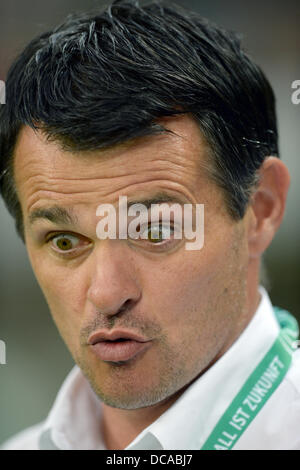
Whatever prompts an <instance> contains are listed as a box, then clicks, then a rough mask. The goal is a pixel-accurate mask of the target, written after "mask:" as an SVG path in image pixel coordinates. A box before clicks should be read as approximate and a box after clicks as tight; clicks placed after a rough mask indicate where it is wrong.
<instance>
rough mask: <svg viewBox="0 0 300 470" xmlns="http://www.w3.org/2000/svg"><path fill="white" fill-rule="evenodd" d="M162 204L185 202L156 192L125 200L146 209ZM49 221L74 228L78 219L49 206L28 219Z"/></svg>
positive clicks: (33, 212)
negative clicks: (141, 197) (143, 196)
mask: <svg viewBox="0 0 300 470" xmlns="http://www.w3.org/2000/svg"><path fill="white" fill-rule="evenodd" d="M162 203H173V204H174V203H178V204H181V205H182V204H186V203H187V201H185V200H183V198H180V197H178V196H175V195H171V194H168V193H165V192H158V193H156V194H155V195H153V196H152V197H147V198H143V199H136V200H129V199H127V206H128V208H129V207H130V206H133V205H134V204H143V205H144V206H145V207H146V208H147V209H150V208H151V204H162ZM41 219H42V220H49V221H50V222H52V223H53V224H56V225H60V224H61V225H68V226H74V225H76V224H78V219H77V217H75V216H74V215H73V214H71V212H70V211H68V210H67V209H65V208H64V207H61V206H51V207H45V208H40V209H35V210H33V211H32V212H31V213H30V214H29V217H28V220H29V224H30V225H33V224H34V223H35V222H36V221H37V220H41Z"/></svg>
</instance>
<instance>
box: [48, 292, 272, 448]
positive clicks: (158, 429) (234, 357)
mask: <svg viewBox="0 0 300 470" xmlns="http://www.w3.org/2000/svg"><path fill="white" fill-rule="evenodd" d="M259 292H260V294H261V299H260V303H259V306H258V308H257V310H256V312H255V314H254V316H253V317H252V319H251V321H250V322H249V324H248V325H247V327H246V328H245V329H244V330H243V332H242V333H241V335H240V336H239V337H238V338H237V340H236V341H235V342H234V343H233V344H232V346H231V347H230V348H229V349H228V350H227V351H226V352H225V354H223V356H222V357H221V358H220V359H218V361H216V362H215V364H213V365H212V367H210V368H209V369H208V370H207V371H206V372H205V373H204V374H203V375H202V376H200V377H199V378H198V379H197V380H196V381H195V382H194V383H193V384H192V385H190V386H189V387H188V388H187V389H186V390H185V392H184V393H183V394H182V395H181V396H180V398H178V400H176V402H175V403H174V404H173V405H172V406H171V407H170V408H169V409H168V410H167V411H166V412H165V413H163V414H162V415H161V416H160V417H159V418H158V419H157V420H156V421H154V422H153V423H152V424H151V425H150V426H148V427H147V428H146V429H144V430H143V431H142V432H141V433H140V434H139V435H138V436H137V437H136V438H135V439H134V440H133V441H132V442H131V443H130V444H129V446H127V448H126V449H128V450H137V449H152V450H158V449H167V450H176V449H186V450H193V449H200V448H201V447H202V445H203V443H204V442H205V440H206V439H207V437H208V436H209V434H210V433H211V431H212V430H213V428H214V426H215V425H216V424H217V422H218V421H219V419H220V417H221V416H222V414H223V413H224V412H225V410H226V408H227V407H228V405H229V404H230V403H231V402H232V400H233V398H234V397H235V395H236V393H237V392H238V390H239V389H240V388H241V387H242V385H243V383H244V382H245V381H246V380H247V378H248V376H249V375H250V374H251V372H252V371H253V370H254V369H255V367H256V365H257V364H258V363H259V362H260V360H261V359H262V358H263V356H264V355H265V354H266V352H267V351H268V350H269V348H270V347H271V345H272V344H273V342H274V341H275V339H276V337H277V335H278V332H279V325H278V322H277V320H276V317H275V315H274V313H273V307H272V304H271V301H270V298H269V296H268V293H267V291H266V290H265V289H264V288H263V287H262V286H259ZM229 378H230V380H228V379H229ZM220 390H221V391H222V393H220ZM101 417H102V411H101V402H100V400H99V399H98V397H97V396H96V395H95V393H94V392H93V390H92V388H91V387H90V384H89V383H88V381H87V379H85V377H84V376H83V374H82V372H81V370H80V369H79V367H78V366H75V367H74V368H73V369H72V371H71V372H70V373H69V375H68V377H67V378H66V380H65V382H64V384H63V386H62V387H61V389H60V391H59V393H58V395H57V398H56V400H55V403H54V406H53V408H52V410H51V411H50V413H49V415H48V418H47V420H46V421H45V424H44V426H43V431H42V433H41V436H40V448H41V449H49V448H53V446H54V448H57V449H99V450H101V449H105V446H104V443H103V441H102V438H101V435H100V422H101Z"/></svg>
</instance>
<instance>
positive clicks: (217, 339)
mask: <svg viewBox="0 0 300 470" xmlns="http://www.w3.org/2000/svg"><path fill="white" fill-rule="evenodd" d="M164 125H165V126H166V127H168V128H169V129H171V130H173V131H174V132H176V133H177V134H178V136H174V135H168V134H164V135H159V136H150V137H146V138H143V139H137V140H135V141H134V142H133V143H131V144H130V145H125V146H120V147H115V148H113V149H110V150H106V151H103V150H98V151H93V152H81V153H79V154H73V153H68V152H63V151H62V150H61V148H60V147H59V146H58V145H57V144H55V143H53V142H52V143H51V142H47V141H46V139H45V138H44V136H42V134H40V133H38V134H35V133H34V132H33V131H32V130H31V129H30V128H29V127H27V126H26V127H23V129H22V131H21V133H20V136H19V140H18V143H17V147H16V152H15V179H16V185H17V189H18V193H19V198H20V202H21V206H22V211H23V215H24V224H25V239H26V246H27V249H28V253H29V257H30V260H31V263H32V267H33V270H34V273H35V275H36V278H37V280H38V282H39V284H40V287H41V289H42V291H43V293H44V295H45V297H46V300H47V302H48V305H49V308H50V311H51V314H52V316H53V319H54V321H55V323H56V325H57V327H58V329H59V331H60V333H61V335H62V337H63V339H64V341H65V342H66V344H67V346H68V348H69V350H70V352H71V354H72V355H73V357H74V359H75V361H76V362H77V364H78V365H79V366H80V368H81V369H82V371H83V373H84V374H85V375H86V377H87V378H88V379H89V381H90V383H91V385H92V387H93V389H94V390H95V392H96V393H97V394H98V396H99V397H100V398H101V399H102V400H103V401H104V402H105V403H106V404H108V405H111V406H113V407H118V408H124V409H135V408H141V407H145V406H150V405H154V404H158V403H160V402H163V401H164V400H167V399H168V398H171V397H172V396H175V394H176V392H178V393H180V391H181V390H184V388H185V387H186V386H187V385H188V384H189V383H191V382H192V381H193V380H195V379H196V378H197V376H198V375H199V374H200V373H201V372H202V371H203V370H204V369H205V368H206V367H207V366H209V365H210V364H211V363H212V362H214V360H215V359H216V358H217V357H218V356H220V355H221V353H222V352H224V351H225V350H226V349H227V348H228V346H229V345H230V343H231V342H232V340H233V339H235V337H236V334H237V331H238V328H239V325H241V323H242V321H243V319H244V318H245V316H246V310H247V308H246V304H247V292H246V278H247V270H248V246H247V230H246V220H247V219H246V218H244V219H243V220H242V221H240V222H234V221H233V220H232V219H231V218H230V216H229V215H228V213H227V210H226V207H225V202H224V197H223V193H222V192H221V190H220V189H219V188H217V187H216V185H215V184H214V183H213V182H211V181H210V180H209V179H208V178H207V176H206V174H205V171H204V169H203V168H201V163H203V164H205V163H207V162H208V157H207V152H208V147H207V145H206V143H205V141H204V139H203V137H202V136H201V134H200V132H199V130H198V127H197V125H196V123H195V122H194V121H193V120H192V119H191V117H189V116H181V117H177V118H176V117H173V118H168V119H166V120H164ZM157 193H165V194H167V195H169V196H172V197H175V198H177V199H178V198H179V199H180V200H182V203H183V204H184V203H191V204H196V203H199V204H204V218H205V225H204V246H203V248H202V249H201V250H198V251H195V250H192V251H188V250H186V249H185V243H184V240H172V239H171V240H163V242H162V243H155V242H152V241H151V239H150V240H145V239H138V240H132V239H115V240H112V239H107V240H100V239H98V237H97V235H96V226H97V223H98V222H99V217H97V215H96V209H97V207H98V206H99V204H104V203H110V204H113V205H114V206H115V207H116V208H117V206H118V200H119V196H120V195H126V196H127V198H128V200H130V199H132V200H134V201H138V200H144V199H145V198H147V199H150V198H151V197H152V196H153V195H156V194H157ZM53 206H59V207H61V208H63V209H66V210H67V211H68V212H70V213H71V215H72V216H73V218H74V219H75V220H74V222H73V223H72V224H71V223H68V224H67V223H66V222H64V223H62V221H61V222H57V223H54V221H50V220H47V219H46V218H35V220H34V221H32V222H30V219H29V216H30V215H32V214H33V211H36V210H37V209H48V208H50V207H53ZM62 234H64V235H65V237H66V238H67V242H66V245H65V247H63V245H62V244H61V243H60V242H61V238H62V236H61V235H62ZM54 235H55V236H57V235H60V236H61V238H60V239H59V238H58V239H57V238H56V239H54V240H51V239H50V237H51V236H54ZM58 240H60V242H58ZM65 248H67V249H65ZM123 328H125V329H126V330H129V331H131V332H133V333H135V334H138V335H140V336H142V337H143V338H145V339H146V340H147V341H148V343H147V348H145V349H144V350H143V351H142V352H141V353H140V354H137V355H136V356H134V357H132V358H131V359H129V360H126V361H123V362H122V363H121V362H113V361H105V360H102V359H101V358H99V357H98V356H97V355H96V354H95V352H94V350H93V347H92V346H91V345H90V344H89V343H88V339H89V338H90V336H91V334H92V333H94V332H96V331H99V330H100V329H105V330H106V331H114V330H116V329H123Z"/></svg>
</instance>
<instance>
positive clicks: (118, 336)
mask: <svg viewBox="0 0 300 470" xmlns="http://www.w3.org/2000/svg"><path fill="white" fill-rule="evenodd" d="M88 343H89V344H90V346H91V348H92V350H93V352H94V353H95V354H96V355H97V356H98V357H99V358H100V359H101V360H102V361H106V362H124V361H129V360H131V359H133V358H135V357H136V356H138V355H140V354H141V353H142V352H144V351H146V350H147V349H148V348H149V347H150V346H151V344H152V343H151V340H148V339H146V338H143V337H142V336H139V335H137V334H135V333H133V332H129V331H124V330H116V331H113V332H106V331H103V330H102V331H100V332H98V333H95V334H93V335H92V336H91V337H90V338H89V341H88Z"/></svg>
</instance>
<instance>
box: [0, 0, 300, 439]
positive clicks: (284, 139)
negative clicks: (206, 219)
mask: <svg viewBox="0 0 300 470" xmlns="http://www.w3.org/2000/svg"><path fill="white" fill-rule="evenodd" d="M143 3H144V2H142V1H141V4H143ZM176 3H178V4H181V5H186V6H188V7H191V8H193V9H194V10H197V11H199V12H200V13H201V14H202V16H205V17H207V18H209V19H211V20H213V21H215V22H216V23H218V24H220V25H222V26H224V27H225V28H228V29H232V30H235V31H239V32H241V33H242V34H243V35H244V45H245V46H246V48H247V50H248V52H250V54H251V55H252V57H253V58H254V60H255V61H256V62H257V63H258V64H259V65H261V67H262V68H263V70H264V72H265V73H266V75H267V77H268V78H269V80H270V82H271V84H272V86H273V88H274V91H275V95H276V97H277V112H278V122H279V135H280V150H281V158H282V160H283V161H284V162H285V163H286V165H287V166H288V168H289V170H290V173H291V177H292V183H291V188H290V192H289V197H288V202H287V208H286V215H285V218H284V221H283V224H282V226H281V227H280V230H279V231H278V233H277V235H276V237H275V239H274V241H273V243H272V245H271V247H270V248H269V249H268V251H267V253H266V257H265V259H266V264H267V271H268V275H269V278H270V282H271V288H270V291H269V293H270V296H271V300H272V302H273V304H275V305H279V306H282V307H284V308H286V309H287V310H289V311H290V312H292V313H293V314H294V315H295V316H297V317H298V319H299V320H300V295H299V291H300V285H299V274H300V270H299V263H300V250H299V237H300V224H299V209H298V207H299V195H300V188H299V176H300V165H299V148H300V132H299V130H300V128H299V125H300V104H299V105H294V104H292V102H291V94H292V89H291V84H292V82H293V81H294V80H300V53H299V51H300V32H299V31H300V2H299V0H297V1H293V0H285V1H284V2H282V1H271V0H268V1H263V2H262V1H261V0H251V1H249V0H248V1H244V2H237V1H236V0H234V1H233V0H227V1H226V2H224V0H223V1H221V0H194V1H180V0H178V1H177V2H176ZM102 4H103V3H102V2H101V1H91V0H52V1H51V2H48V1H45V0H43V1H41V0H39V1H37V0H27V1H26V2H23V1H21V0H9V1H4V0H0V79H1V80H5V78H6V73H7V70H8V68H9V66H10V64H11V62H12V60H13V58H14V57H15V56H16V55H17V54H18V53H19V52H21V50H22V49H23V48H24V46H25V45H26V44H27V43H28V42H29V41H30V40H31V39H32V38H33V37H34V36H36V35H37V34H39V33H42V32H43V31H46V30H48V29H49V28H51V27H53V26H55V25H56V24H57V23H59V22H61V21H62V20H63V19H64V18H65V16H66V15H67V14H68V13H70V12H74V11H85V10H90V9H94V8H96V7H97V6H98V5H102ZM105 4H107V2H106V3H105ZM0 242H1V243H0V339H1V340H4V341H5V343H6V348H7V350H6V353H7V364H6V365H0V443H1V442H2V441H3V440H5V439H6V438H7V437H9V436H11V435H12V434H14V433H15V432H17V431H19V430H21V429H23V428H25V427H27V426H30V425H32V424H35V423H37V422H39V421H41V420H43V419H44V418H45V417H46V415H47V413H48V411H49V409H50V407H51V405H52V403H53V400H54V399H55V396H56V393H57V391H58V389H59V387H60V385H61V383H62V381H63V379H64V377H65V376H66V374H67V373H68V371H69V370H70V368H71V367H72V366H73V360H72V358H71V356H70V354H69V352H68V351H67V349H66V347H65V345H64V344H63V342H62V340H61V338H60V337H59V334H58V332H57V330H56V328H55V326H54V324H53V323H52V320H51V317H50V313H49V311H48V308H47V305H46V302H45V300H44V298H43V296H42V293H41V292H40V289H39V287H38V285H37V282H36V281H35V278H34V275H33V273H32V270H31V267H30V264H29V261H28V258H27V255H26V251H25V248H24V246H23V244H22V242H21V241H20V240H19V239H18V238H17V235H16V233H15V229H14V225H13V221H12V219H11V218H10V216H9V214H8V213H7V211H6V209H5V207H4V204H3V202H2V201H0Z"/></svg>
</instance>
